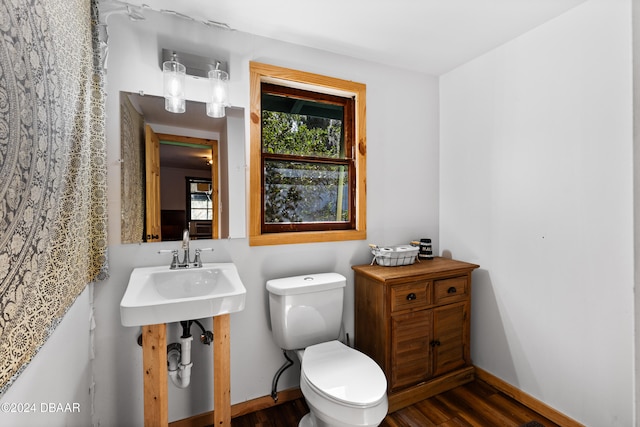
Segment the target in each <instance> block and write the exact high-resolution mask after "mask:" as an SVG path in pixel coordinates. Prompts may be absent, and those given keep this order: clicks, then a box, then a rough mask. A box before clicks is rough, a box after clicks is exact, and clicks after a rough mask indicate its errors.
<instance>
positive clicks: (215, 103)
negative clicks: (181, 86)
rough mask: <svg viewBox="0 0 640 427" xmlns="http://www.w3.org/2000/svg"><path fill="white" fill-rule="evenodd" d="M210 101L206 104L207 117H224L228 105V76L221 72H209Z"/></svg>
mask: <svg viewBox="0 0 640 427" xmlns="http://www.w3.org/2000/svg"><path fill="white" fill-rule="evenodd" d="M209 85H210V88H211V89H210V90H211V93H210V96H211V98H210V101H209V102H207V116H210V117H216V118H220V117H224V115H225V108H226V107H228V106H230V105H231V104H229V74H227V72H225V71H222V70H211V71H209Z"/></svg>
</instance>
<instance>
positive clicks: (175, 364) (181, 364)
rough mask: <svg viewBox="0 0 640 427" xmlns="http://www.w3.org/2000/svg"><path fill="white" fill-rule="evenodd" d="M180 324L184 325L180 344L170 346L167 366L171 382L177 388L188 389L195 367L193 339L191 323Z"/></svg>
mask: <svg viewBox="0 0 640 427" xmlns="http://www.w3.org/2000/svg"><path fill="white" fill-rule="evenodd" d="M180 324H181V325H182V336H181V337H180V343H179V344H173V345H171V346H169V348H168V352H167V365H168V371H169V378H171V382H172V383H173V384H174V385H175V386H176V387H180V388H187V387H189V383H190V382H191V367H192V366H193V363H192V362H191V342H192V341H193V337H192V336H191V332H190V327H191V321H189V322H180Z"/></svg>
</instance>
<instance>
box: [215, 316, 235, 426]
mask: <svg viewBox="0 0 640 427" xmlns="http://www.w3.org/2000/svg"><path fill="white" fill-rule="evenodd" d="M229 319H230V317H229V315H228V314H223V315H221V316H216V317H214V318H213V421H214V424H213V425H214V427H230V426H231V352H230V333H231V332H230V328H229V323H230V322H229Z"/></svg>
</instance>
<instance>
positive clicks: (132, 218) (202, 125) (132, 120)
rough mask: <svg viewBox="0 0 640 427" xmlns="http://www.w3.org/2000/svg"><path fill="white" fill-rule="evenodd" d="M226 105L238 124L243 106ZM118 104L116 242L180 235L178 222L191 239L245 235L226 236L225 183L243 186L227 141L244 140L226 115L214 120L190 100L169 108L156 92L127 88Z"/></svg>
mask: <svg viewBox="0 0 640 427" xmlns="http://www.w3.org/2000/svg"><path fill="white" fill-rule="evenodd" d="M200 110H201V111H200ZM228 110H229V113H231V114H230V116H231V120H235V121H236V122H239V123H236V124H235V125H233V126H232V127H234V128H235V129H236V130H237V129H238V128H239V127H240V128H242V127H243V125H242V121H243V111H242V109H237V110H239V113H240V114H238V111H235V112H234V109H233V108H231V109H228ZM120 111H121V150H122V152H121V159H122V160H121V162H122V176H121V182H122V186H121V195H122V200H121V201H122V221H121V224H122V228H121V239H122V243H141V242H156V241H168V240H181V239H182V234H183V230H184V229H188V230H189V232H190V237H191V238H192V239H212V238H213V239H216V238H219V237H224V238H227V237H244V236H243V235H236V236H231V235H230V233H229V230H230V226H229V219H230V215H229V212H228V208H225V204H226V205H228V204H229V192H230V191H231V188H240V189H243V188H244V182H240V183H236V182H234V180H233V177H230V176H229V156H230V155H232V154H231V153H233V150H229V147H228V144H240V147H242V146H243V145H244V140H243V138H238V132H237V131H236V132H235V133H231V132H229V128H230V126H229V124H228V123H227V118H228V117H229V115H228V117H225V118H220V119H213V118H211V117H208V116H206V114H205V105H204V104H203V103H197V102H189V101H188V102H187V112H186V113H184V114H172V113H168V112H166V111H164V99H163V98H161V97H156V96H150V95H139V94H133V93H126V92H121V94H120ZM234 113H235V114H234ZM241 133H242V132H241ZM230 135H235V138H236V139H240V140H239V141H235V140H234V141H231V140H230ZM242 135H243V133H242ZM235 151H236V152H237V151H238V150H235ZM239 152H240V153H241V154H243V153H244V150H240V151H239ZM240 161H242V159H240ZM236 180H237V179H236ZM235 217H240V218H244V212H242V213H238V214H237V215H236V214H234V218H235Z"/></svg>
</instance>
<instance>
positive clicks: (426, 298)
mask: <svg viewBox="0 0 640 427" xmlns="http://www.w3.org/2000/svg"><path fill="white" fill-rule="evenodd" d="M430 286H431V283H430V282H428V281H423V282H415V283H408V284H406V285H395V286H392V287H391V312H392V313H394V312H396V311H400V310H407V309H412V308H422V307H425V306H427V305H429V304H430V303H431V292H429V289H430Z"/></svg>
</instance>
